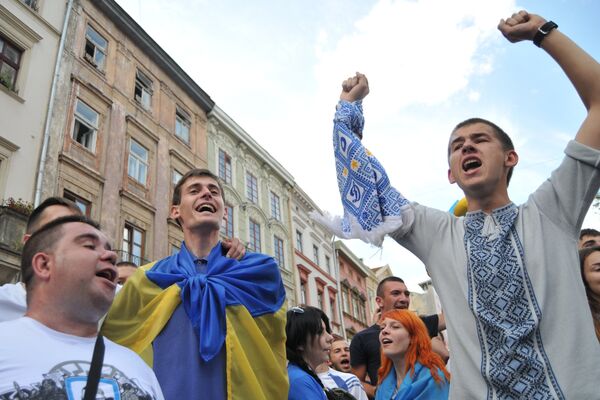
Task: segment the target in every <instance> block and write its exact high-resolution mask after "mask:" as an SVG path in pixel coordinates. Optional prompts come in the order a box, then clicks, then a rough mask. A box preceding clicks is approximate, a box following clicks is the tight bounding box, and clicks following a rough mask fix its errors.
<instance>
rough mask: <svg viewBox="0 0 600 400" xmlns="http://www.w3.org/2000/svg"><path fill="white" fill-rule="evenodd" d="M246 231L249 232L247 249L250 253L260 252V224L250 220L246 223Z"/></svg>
mask: <svg viewBox="0 0 600 400" xmlns="http://www.w3.org/2000/svg"><path fill="white" fill-rule="evenodd" d="M248 230H249V231H250V238H249V239H250V240H249V247H250V250H251V251H254V252H255V253H259V252H260V224H259V223H258V222H256V221H254V220H253V219H252V218H250V221H249V223H248Z"/></svg>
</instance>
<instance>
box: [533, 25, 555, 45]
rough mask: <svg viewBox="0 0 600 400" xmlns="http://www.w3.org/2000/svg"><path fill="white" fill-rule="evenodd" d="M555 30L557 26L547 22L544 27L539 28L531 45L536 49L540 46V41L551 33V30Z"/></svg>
mask: <svg viewBox="0 0 600 400" xmlns="http://www.w3.org/2000/svg"><path fill="white" fill-rule="evenodd" d="M556 28H558V25H556V23H555V22H554V21H548V22H546V23H545V24H544V25H542V26H540V27H539V28H538V30H537V32H536V33H535V36H534V37H533V44H535V45H536V46H537V47H540V46H541V45H542V40H544V38H545V37H546V36H548V34H549V33H550V32H552V29H556Z"/></svg>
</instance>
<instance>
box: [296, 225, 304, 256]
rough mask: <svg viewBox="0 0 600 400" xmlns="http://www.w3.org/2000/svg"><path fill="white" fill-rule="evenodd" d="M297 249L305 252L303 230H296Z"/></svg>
mask: <svg viewBox="0 0 600 400" xmlns="http://www.w3.org/2000/svg"><path fill="white" fill-rule="evenodd" d="M296 249H298V251H300V253H303V251H302V232H300V231H298V230H297V231H296Z"/></svg>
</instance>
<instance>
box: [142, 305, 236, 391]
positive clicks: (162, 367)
mask: <svg viewBox="0 0 600 400" xmlns="http://www.w3.org/2000/svg"><path fill="white" fill-rule="evenodd" d="M198 344H199V341H198V334H197V333H196V331H195V330H194V328H193V327H192V324H191V322H190V319H189V318H188V316H187V314H186V313H185V310H184V308H183V306H182V305H181V304H180V305H179V306H178V307H177V308H176V309H175V312H173V315H172V316H171V319H169V322H168V323H167V325H165V327H164V328H163V330H162V331H161V333H160V334H159V335H158V336H157V337H156V338H155V339H154V341H153V342H152V346H153V350H154V360H153V369H154V372H155V373H156V378H157V379H158V382H159V383H160V387H161V389H162V391H163V394H164V396H165V399H167V400H170V399H186V400H204V399H211V400H225V399H226V398H227V388H226V383H227V382H226V379H225V363H226V361H225V346H223V348H222V349H221V351H219V353H218V354H217V356H216V357H214V358H213V359H211V360H210V361H208V362H205V361H204V360H202V359H201V358H200V357H198ZM192 377H193V378H192Z"/></svg>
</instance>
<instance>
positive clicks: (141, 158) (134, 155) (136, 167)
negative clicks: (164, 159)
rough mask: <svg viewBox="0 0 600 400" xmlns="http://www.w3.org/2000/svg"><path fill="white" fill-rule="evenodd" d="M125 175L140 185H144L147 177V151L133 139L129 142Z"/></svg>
mask: <svg viewBox="0 0 600 400" xmlns="http://www.w3.org/2000/svg"><path fill="white" fill-rule="evenodd" d="M127 173H128V174H129V176H130V177H132V178H133V179H135V180H136V181H138V182H139V183H141V184H142V185H146V178H147V175H148V150H146V149H145V148H144V147H143V146H142V145H141V144H139V143H138V142H136V141H135V140H133V139H131V140H130V141H129V162H128V166H127Z"/></svg>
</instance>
